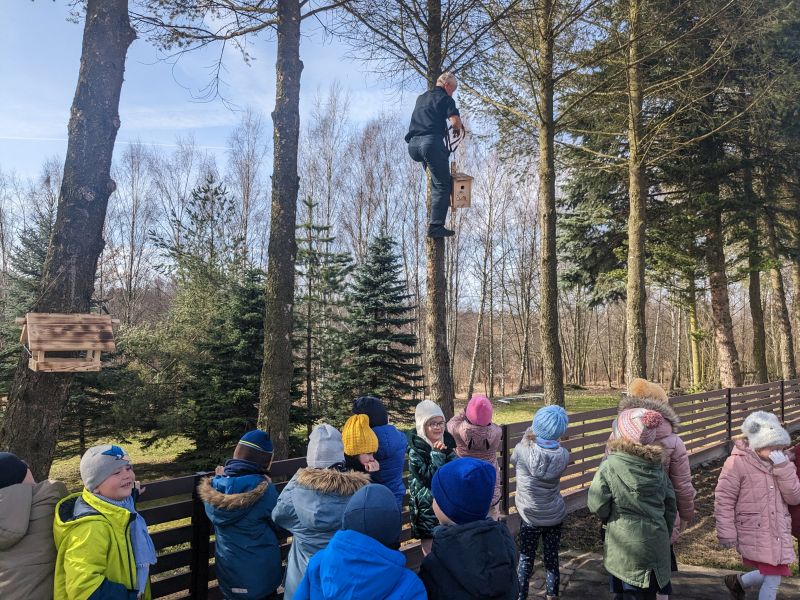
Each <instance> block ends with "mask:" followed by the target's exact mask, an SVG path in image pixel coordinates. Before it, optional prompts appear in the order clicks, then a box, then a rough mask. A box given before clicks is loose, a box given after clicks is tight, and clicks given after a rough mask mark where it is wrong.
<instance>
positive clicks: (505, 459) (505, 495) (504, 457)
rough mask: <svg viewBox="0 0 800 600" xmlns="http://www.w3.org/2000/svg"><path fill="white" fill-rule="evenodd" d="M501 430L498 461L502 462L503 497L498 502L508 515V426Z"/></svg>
mask: <svg viewBox="0 0 800 600" xmlns="http://www.w3.org/2000/svg"><path fill="white" fill-rule="evenodd" d="M501 427H502V429H503V448H502V449H501V450H500V459H501V460H502V461H503V497H502V499H501V500H500V502H501V507H502V509H503V512H504V513H505V514H508V509H509V507H510V506H511V502H510V498H509V496H510V494H511V492H509V491H508V463H509V459H510V458H511V457H510V456H509V447H508V425H501Z"/></svg>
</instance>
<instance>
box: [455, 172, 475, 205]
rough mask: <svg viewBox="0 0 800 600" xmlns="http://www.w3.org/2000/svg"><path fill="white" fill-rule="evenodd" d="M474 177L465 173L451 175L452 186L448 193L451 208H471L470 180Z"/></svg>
mask: <svg viewBox="0 0 800 600" xmlns="http://www.w3.org/2000/svg"><path fill="white" fill-rule="evenodd" d="M473 179H474V177H471V176H469V175H467V174H466V173H453V186H452V188H451V191H450V206H451V207H452V208H469V207H470V206H472V180H473Z"/></svg>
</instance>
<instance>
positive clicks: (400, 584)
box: [294, 483, 426, 600]
mask: <svg viewBox="0 0 800 600" xmlns="http://www.w3.org/2000/svg"><path fill="white" fill-rule="evenodd" d="M401 527H402V518H401V516H400V510H398V508H397V505H396V503H395V498H394V496H393V495H392V493H391V492H390V491H389V490H388V489H387V488H386V487H384V486H382V485H377V484H374V483H371V484H369V485H367V486H365V487H362V488H361V489H360V490H358V491H357V492H356V493H355V494H353V497H352V498H350V501H349V502H348V503H347V507H346V508H345V511H344V515H343V516H342V529H341V530H339V531H337V532H336V534H335V535H334V536H333V539H332V540H331V541H330V543H329V544H328V547H327V548H325V549H324V550H321V551H320V552H317V553H316V554H315V555H314V556H313V557H312V558H311V560H310V561H309V563H308V568H307V569H306V572H305V575H304V577H303V580H302V581H301V582H300V587H299V588H298V589H297V592H296V593H295V595H294V600H354V599H358V598H365V599H366V598H369V600H425V598H426V594H425V587H424V586H423V585H422V581H420V579H419V577H417V576H416V575H415V574H414V572H413V571H411V570H409V569H407V568H406V566H405V565H406V558H405V555H403V553H402V552H399V551H398V550H397V549H398V548H399V547H400V530H401Z"/></svg>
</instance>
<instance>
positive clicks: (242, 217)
mask: <svg viewBox="0 0 800 600" xmlns="http://www.w3.org/2000/svg"><path fill="white" fill-rule="evenodd" d="M141 4H143V5H144V6H145V8H147V9H148V10H149V11H151V12H150V13H143V14H145V17H142V18H141V19H140V20H139V22H138V25H137V26H138V27H140V28H141V29H142V31H143V32H144V36H143V37H146V38H147V37H148V36H149V39H151V40H152V41H154V42H155V43H159V44H164V45H168V44H169V43H174V41H175V39H172V40H170V38H169V35H175V34H174V32H175V31H179V30H178V29H176V28H175V27H174V22H170V21H169V19H168V18H167V17H168V16H169V15H167V14H166V13H164V12H163V11H167V10H168V9H167V8H163V7H164V6H167V5H169V4H170V3H169V2H152V3H147V2H144V3H141ZM190 4H192V5H194V4H198V5H201V4H203V3H202V2H199V3H190ZM206 4H211V5H213V4H214V3H206ZM234 4H235V3H234ZM242 4H247V3H242ZM343 4H344V7H338V8H336V9H335V10H330V11H327V12H326V13H325V15H324V17H323V19H324V24H325V27H326V28H327V29H328V30H329V31H330V33H331V34H332V35H338V36H340V37H341V38H342V39H345V40H348V41H349V42H350V43H351V44H352V46H353V52H354V56H355V57H356V58H363V59H364V60H365V63H364V64H365V65H371V67H370V68H378V69H383V70H385V71H386V72H387V73H389V72H392V70H393V65H395V66H396V65H399V64H402V65H404V68H403V69H400V70H399V71H397V72H398V73H400V75H398V76H397V77H389V76H387V85H395V86H396V88H397V89H398V91H399V90H405V91H406V93H418V92H420V91H422V89H423V88H424V87H425V86H424V82H423V79H422V77H419V75H422V76H423V77H427V73H426V71H425V68H426V67H425V64H424V62H419V61H422V60H423V59H422V58H419V59H418V60H417V62H416V63H415V62H414V60H411V59H409V57H408V56H406V55H405V54H403V53H402V52H401V51H400V50H398V49H397V46H396V45H393V44H392V43H391V39H392V35H393V33H392V32H394V31H395V28H394V27H395V25H396V24H397V23H399V22H401V21H402V20H403V19H405V18H411V17H408V15H405V16H404V12H403V11H404V7H406V8H407V3H405V2H403V1H398V2H388V1H386V2H378V3H372V4H380V5H381V7H380V8H381V10H377V11H376V10H374V8H375V7H372V8H373V10H369V7H368V6H366V5H367V4H370V3H361V2H345V3H343ZM362 4H363V5H362ZM434 4H436V3H434ZM415 5H416V4H415ZM439 5H440V8H441V7H444V8H446V9H447V10H446V11H445V12H444V17H441V15H440V18H442V19H443V23H442V29H443V31H445V32H448V31H450V32H455V31H463V30H464V29H465V28H466V29H468V30H471V31H473V32H474V35H473V36H471V37H470V36H467V38H464V39H461V38H459V37H458V35H456V34H455V33H452V35H451V36H450V37H449V38H448V40H449V42H448V43H451V46H450V50H449V52H450V54H448V55H447V56H448V57H449V58H448V60H451V61H452V63H453V66H454V67H457V75H458V77H459V79H460V82H461V85H460V87H459V92H458V95H457V97H456V99H457V101H458V103H459V104H460V106H461V107H462V115H464V116H465V118H466V121H467V128H468V131H469V136H468V139H467V141H466V142H465V143H464V144H463V145H462V146H461V148H460V149H459V151H458V153H457V154H456V156H455V159H456V160H457V162H458V164H459V168H460V169H461V170H464V171H466V172H468V173H470V174H471V175H473V176H474V177H475V186H474V188H473V196H472V207H471V208H469V209H461V210H459V211H458V212H457V213H456V214H453V215H451V217H450V218H451V219H452V225H453V227H454V229H455V230H456V232H457V233H456V236H455V237H454V238H452V240H451V241H449V242H448V243H447V245H446V246H445V249H444V262H443V265H444V270H445V274H446V288H445V290H444V302H445V303H446V315H447V318H446V333H447V335H446V339H447V350H448V356H447V360H448V361H449V370H450V374H451V377H452V381H453V389H454V392H455V395H456V396H458V397H462V398H463V397H469V395H470V394H472V393H473V392H478V391H480V392H484V393H486V394H487V395H489V396H490V397H492V398H499V397H503V396H508V395H515V394H520V393H524V392H526V391H527V392H530V391H537V392H538V391H541V390H542V389H544V392H545V396H546V397H545V401H555V402H563V389H562V390H561V391H560V392H559V391H558V389H557V387H556V388H553V387H552V385H553V384H552V381H551V382H550V383H548V381H547V379H548V377H550V378H551V379H552V378H553V377H555V379H557V380H558V382H559V385H561V384H567V385H574V386H596V387H604V388H620V387H624V385H625V381H626V378H627V377H628V376H630V375H631V374H633V375H644V376H646V377H648V378H650V379H652V380H655V381H658V382H660V383H662V384H663V385H664V386H665V387H667V388H668V389H670V390H678V389H680V390H701V389H711V388H715V387H720V386H733V385H740V384H742V383H751V382H761V381H767V380H769V379H776V378H786V379H789V378H794V377H795V376H796V352H795V348H796V346H797V344H798V342H799V341H800V340H798V339H797V336H798V331H800V297H798V291H800V225H798V224H799V223H800V162H798V150H797V149H798V146H799V143H800V115H798V112H799V111H800V107H799V106H798V103H797V98H798V92H799V91H800V76H799V75H798V73H800V71H798V64H797V63H798V58H800V14H799V13H798V8H797V6H796V5H793V4H790V5H786V4H784V3H780V2H773V1H771V0H762V1H759V2H754V1H751V0H731V1H728V2H723V3H720V2H713V3H712V2H708V1H707V0H652V1H649V2H643V1H642V0H624V1H619V2H616V1H602V2H601V1H599V0H574V1H572V0H544V1H542V2H528V1H519V2H497V3H493V2H489V3H483V2H471V1H468V0H458V1H452V2H441V3H440V4H439ZM160 7H161V8H160ZM143 10H144V9H143ZM198 10H200V9H199V8H198ZM209 10H211V9H209ZM214 10H218V11H220V14H223V13H224V9H223V8H219V7H217V8H216V9H214ZM147 15H149V16H147ZM376 15H378V16H376ZM139 16H140V17H141V15H139ZM173 16H174V15H173ZM180 18H181V19H185V20H187V21H191V19H195V18H197V14H192V13H191V12H187V13H186V14H185V15H183V16H182V17H180ZM420 18H421V17H420ZM170 23H172V25H173V28H172V29H170V27H169V25H170ZM170 31H171V32H172V33H170ZM165 32H166V33H165ZM370 32H371V33H370ZM440 33H441V32H440ZM176 39H180V38H179V37H178V38H176ZM183 39H184V40H186V38H183ZM465 40H466V41H465ZM469 40H472V41H471V42H470V41H469ZM458 44H461V45H462V46H458ZM455 47H459V48H461V51H460V53H459V52H456V51H455V50H454V49H453V48H455ZM441 66H447V62H446V61H444V60H443V61H441ZM365 68H366V67H365ZM303 93H308V94H312V93H314V94H316V100H315V110H314V111H313V114H312V116H311V118H310V119H307V120H305V121H304V122H303V123H302V124H301V128H302V129H301V135H300V143H299V151H298V173H299V175H300V179H299V184H300V187H299V191H298V202H297V217H296V223H297V226H296V230H295V241H296V245H297V254H296V263H295V281H294V303H293V323H292V365H293V370H294V376H293V381H292V388H291V389H292V402H293V403H292V408H291V411H290V419H291V423H292V431H293V445H294V446H295V447H299V446H301V445H302V439H303V436H304V435H305V434H306V432H307V431H310V428H311V426H312V424H313V423H315V422H317V421H318V420H320V419H326V420H329V421H331V422H334V423H335V424H337V425H338V424H341V422H342V421H343V420H344V418H345V416H346V414H347V413H348V412H349V407H350V401H351V400H352V398H353V397H354V396H356V395H359V394H362V393H374V394H378V395H380V396H381V397H383V398H384V399H386V400H387V401H388V403H389V405H390V407H391V408H392V410H393V411H394V413H395V417H396V418H397V419H399V420H401V421H407V420H408V419H409V417H408V415H409V414H410V412H409V411H410V407H411V406H413V404H414V403H416V402H417V401H419V399H421V398H422V397H423V396H425V395H426V393H427V392H426V389H427V386H429V385H430V381H429V378H430V373H429V372H428V367H427V366H425V364H424V362H425V361H424V360H423V357H424V356H425V352H426V349H427V348H426V344H430V342H428V341H426V340H427V339H428V338H427V336H426V335H425V333H424V329H425V315H424V310H423V307H424V306H425V302H426V297H427V294H428V289H427V284H426V267H427V265H426V247H425V243H426V241H425V237H424V232H425V229H426V224H427V220H426V181H425V177H424V174H423V171H422V169H421V167H420V166H419V165H418V164H415V163H413V162H412V161H411V160H410V159H409V158H408V155H407V152H406V145H405V143H404V141H403V135H404V134H405V130H406V126H407V122H408V118H409V115H405V114H385V115H381V116H380V117H378V118H375V119H373V120H370V121H368V122H363V121H361V120H358V119H354V118H352V117H353V116H352V115H351V113H350V109H349V102H350V98H349V97H348V93H347V92H346V91H344V90H342V89H341V87H340V86H338V85H335V86H333V87H331V88H330V89H328V90H316V91H306V90H303ZM269 110H270V108H269V107H250V108H248V109H246V110H242V111H241V121H240V124H239V125H238V127H236V128H235V129H234V130H233V131H231V132H230V137H229V144H228V145H229V150H228V153H227V159H226V160H225V161H220V160H218V159H215V158H214V156H212V155H210V154H207V153H205V152H204V151H203V150H202V149H201V148H200V147H199V146H198V145H197V144H196V143H195V142H194V140H193V139H192V138H191V137H186V138H180V139H178V140H176V148H175V149H172V150H163V149H158V148H154V147H152V146H148V145H147V144H145V143H133V144H129V145H125V146H122V145H118V146H117V149H116V153H115V156H114V163H113V167H112V178H113V179H114V181H115V182H116V184H117V188H116V191H115V192H114V193H113V194H112V196H111V198H110V200H109V206H108V213H107V218H106V221H105V233H104V237H105V241H106V245H105V248H104V249H103V251H102V254H101V257H100V261H99V265H98V270H97V275H96V283H95V293H94V299H93V302H94V304H95V307H96V309H98V310H107V311H108V312H110V313H111V314H112V315H113V316H114V317H115V318H118V319H120V321H121V324H120V326H119V329H118V332H117V347H118V351H117V352H116V354H115V355H113V356H111V357H109V360H108V362H107V364H106V365H105V367H104V370H103V371H102V372H100V373H98V374H81V375H79V376H77V377H76V378H75V380H74V382H73V385H72V388H71V392H70V396H69V401H68V404H67V407H66V409H65V412H64V413H63V414H64V423H63V427H62V437H63V439H64V440H74V441H77V442H78V444H79V446H80V448H81V450H82V448H83V447H84V446H85V445H86V444H87V443H89V442H90V441H91V439H92V438H95V437H97V436H101V435H103V434H104V432H106V431H110V430H112V429H113V430H114V431H125V432H127V433H129V434H138V435H145V436H147V437H149V439H150V440H151V441H157V440H159V439H163V438H165V437H167V436H170V435H183V436H187V437H188V438H190V439H191V440H192V442H193V443H192V445H193V446H194V448H193V449H192V450H191V454H192V455H193V456H194V457H195V458H197V459H198V461H199V462H202V463H204V464H207V462H208V460H209V459H214V460H216V459H218V458H219V457H221V456H223V455H224V454H225V452H226V451H227V448H228V447H229V446H230V445H231V443H232V442H233V441H235V440H236V439H237V438H238V436H239V435H240V434H241V432H242V431H243V430H244V429H246V428H248V427H251V426H253V425H254V424H255V422H256V419H257V416H258V411H259V394H260V389H261V385H262V361H263V360H264V337H265V321H264V314H265V310H266V308H265V299H264V288H265V285H266V284H265V279H266V277H267V271H268V264H269V257H268V255H269V239H270V230H271V223H270V210H269V209H270V175H271V172H270V171H271V168H270V167H271V164H272V162H273V147H272V143H271V139H270V137H271V136H270V130H269V128H268V127H267V126H266V123H265V119H267V114H268V112H269ZM62 163H63V160H62V158H61V157H52V158H49V159H47V160H46V161H44V162H43V164H42V168H41V174H40V176H39V177H37V178H35V179H22V178H20V177H18V176H17V175H16V174H15V173H13V172H8V171H3V170H2V165H0V304H1V305H2V311H3V320H2V325H1V326H0V335H1V337H0V358H1V359H2V365H0V366H1V367H2V369H3V375H2V377H0V386H2V387H3V389H2V390H0V392H1V393H2V394H7V393H8V391H9V388H10V385H11V381H12V376H13V371H14V368H15V365H16V362H17V358H18V354H19V343H18V337H19V331H18V330H17V329H16V328H15V327H14V326H13V319H14V317H16V316H20V315H23V314H24V313H25V312H26V311H27V310H28V309H29V307H32V306H33V305H34V304H35V303H36V301H37V297H38V294H39V293H40V290H41V285H40V284H41V281H42V280H41V278H42V270H43V267H44V262H45V258H46V254H47V248H48V243H49V240H50V236H51V233H52V230H53V227H54V224H55V219H56V209H57V204H58V198H59V189H60V188H61V177H62ZM553 234H554V235H553ZM552 274H557V279H555V280H554V279H553V278H552V277H551V275H552ZM554 348H556V349H557V350H558V352H557V353H555V352H554V350H553V349H554ZM554 360H555V361H556V362H555V363H554V362H553V361H554ZM554 364H556V365H558V369H559V370H563V375H562V376H560V377H559V376H558V373H559V371H558V370H556V368H555V367H554V366H553V365H554ZM554 373H555V375H553V374H554ZM553 390H555V391H553ZM559 393H560V394H561V396H560V397H559ZM132 415H134V418H131V416H132Z"/></svg>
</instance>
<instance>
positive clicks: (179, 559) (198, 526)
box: [140, 379, 800, 600]
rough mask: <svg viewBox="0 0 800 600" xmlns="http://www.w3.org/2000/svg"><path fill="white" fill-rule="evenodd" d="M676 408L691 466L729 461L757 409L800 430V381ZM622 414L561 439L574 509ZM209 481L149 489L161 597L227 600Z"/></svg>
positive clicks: (518, 428)
mask: <svg viewBox="0 0 800 600" xmlns="http://www.w3.org/2000/svg"><path fill="white" fill-rule="evenodd" d="M670 403H671V405H672V406H673V408H674V409H675V411H676V413H677V414H678V416H679V417H680V419H681V427H680V434H681V438H682V439H683V441H684V443H685V444H686V448H687V450H688V452H689V455H690V461H691V463H692V465H697V464H700V463H703V462H707V461H709V460H713V459H715V458H720V457H723V456H725V455H727V453H728V452H729V451H730V447H729V443H730V441H731V438H732V437H734V436H736V434H737V431H738V429H739V427H740V425H741V424H742V421H744V418H745V416H746V415H747V414H748V413H749V412H751V411H753V410H766V411H770V412H773V413H775V414H776V415H777V416H778V417H779V418H780V419H781V421H783V422H784V425H785V426H786V427H787V428H788V429H790V430H791V431H794V430H797V429H800V379H794V380H791V381H775V382H772V383H767V384H759V385H751V386H747V387H741V388H726V389H722V390H714V391H711V392H702V393H699V394H690V395H687V396H675V397H673V398H670ZM616 414H617V409H616V408H604V409H600V410H592V411H587V412H580V413H575V414H571V415H570V426H569V429H568V430H567V435H566V436H565V437H564V438H563V440H562V442H563V445H564V447H566V448H567V449H568V450H569V451H570V464H569V466H568V467H567V469H566V471H565V472H564V476H563V477H562V480H561V487H562V491H563V494H564V497H565V500H566V502H567V506H568V509H569V510H571V511H572V510H576V509H578V508H582V507H584V506H585V505H586V495H587V491H588V489H589V484H590V483H591V481H592V478H593V477H594V473H595V471H596V470H597V467H598V466H599V465H600V462H601V461H602V459H603V455H604V453H605V445H606V441H607V440H608V437H609V434H610V432H611V424H612V422H613V420H614V418H615V417H616ZM528 424H529V422H525V423H512V424H509V425H503V426H502V429H503V443H502V445H501V450H500V453H499V461H500V475H501V477H502V482H503V496H502V499H501V508H502V511H503V513H505V515H506V518H507V519H508V522H509V525H510V526H511V527H512V528H515V527H516V525H517V524H518V518H517V516H516V511H515V508H514V497H515V495H516V478H515V476H514V470H513V468H512V467H511V465H510V463H509V460H510V458H511V453H512V452H513V450H514V447H515V446H516V444H517V442H519V441H520V440H521V439H522V437H523V436H524V435H525V431H526V429H527V428H528ZM305 465H306V462H305V458H293V459H290V460H283V461H278V462H276V463H274V464H273V466H272V478H273V481H274V482H275V485H276V487H277V488H278V491H279V492H280V490H282V489H283V487H284V486H285V485H286V482H287V481H288V480H289V479H290V478H291V477H292V475H294V473H295V472H296V471H297V470H298V469H300V468H302V467H304V466H305ZM205 476H207V474H206V473H198V474H196V475H190V476H186V477H178V478H176V479H165V480H162V481H156V482H153V483H149V484H148V485H147V492H146V494H145V495H144V496H143V497H142V500H143V503H142V505H141V511H140V512H141V514H142V516H143V517H144V518H145V520H146V521H147V523H148V525H149V527H150V531H151V534H152V537H153V542H154V543H155V546H156V549H157V550H158V551H159V556H158V563H157V564H156V565H154V567H153V569H152V570H151V574H152V576H153V577H152V579H153V582H152V589H153V597H154V598H170V599H175V600H177V599H180V598H195V599H198V600H206V599H218V598H222V595H221V594H220V592H219V589H218V588H217V586H216V576H215V572H214V540H213V528H212V527H211V523H210V522H209V520H208V519H207V517H206V514H205V510H204V507H203V503H202V502H201V501H200V500H199V498H198V497H197V484H198V483H199V481H200V480H201V479H202V477H205ZM408 523H409V513H408V502H407V501H406V502H405V503H404V508H403V533H402V536H401V541H402V542H403V544H404V545H403V552H404V553H405V554H406V559H407V564H408V566H409V567H411V568H415V567H416V566H418V564H419V562H420V560H421V552H420V550H419V544H417V543H415V540H414V539H413V537H412V534H411V529H410V527H409V526H408ZM288 550H289V542H288V541H287V540H285V539H283V540H281V551H282V555H283V556H284V558H285V557H286V555H287V553H288Z"/></svg>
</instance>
